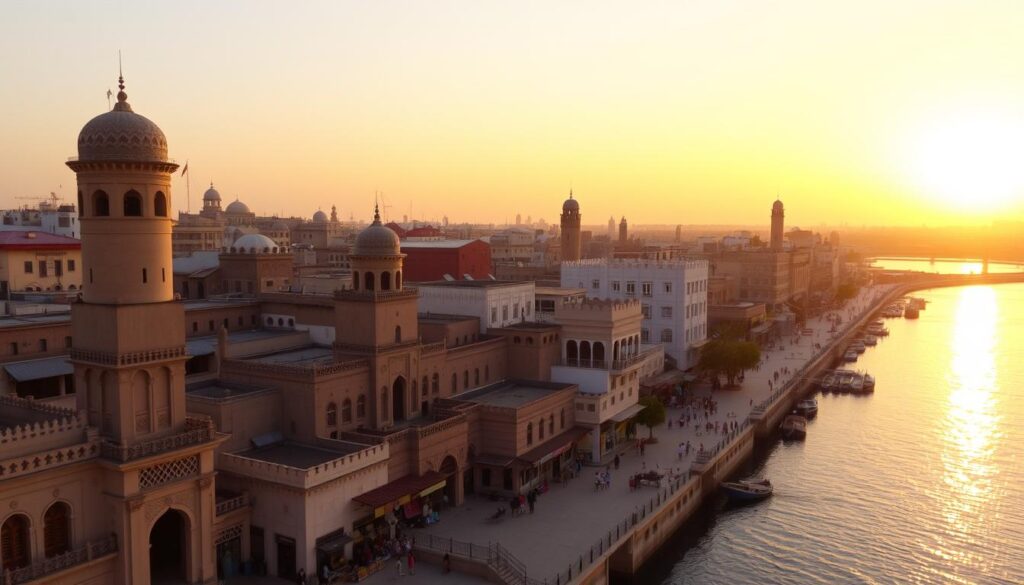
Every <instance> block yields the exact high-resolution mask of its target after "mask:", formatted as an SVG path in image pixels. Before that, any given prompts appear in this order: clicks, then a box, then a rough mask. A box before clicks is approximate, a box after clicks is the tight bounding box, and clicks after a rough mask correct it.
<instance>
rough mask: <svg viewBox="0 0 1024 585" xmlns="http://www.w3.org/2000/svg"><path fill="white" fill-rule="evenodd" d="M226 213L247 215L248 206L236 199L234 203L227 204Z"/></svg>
mask: <svg viewBox="0 0 1024 585" xmlns="http://www.w3.org/2000/svg"><path fill="white" fill-rule="evenodd" d="M226 211H227V212H228V213H249V206H248V205H246V204H245V203H242V202H241V201H239V200H238V199H235V200H234V201H232V202H231V203H229V204H228V208H227V210H226Z"/></svg>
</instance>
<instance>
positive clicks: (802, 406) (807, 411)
mask: <svg viewBox="0 0 1024 585" xmlns="http://www.w3.org/2000/svg"><path fill="white" fill-rule="evenodd" d="M796 411H797V412H798V413H800V415H801V416H804V417H806V418H814V415H816V414H818V401H817V400H815V399H813V398H805V399H803V400H801V401H800V402H798V403H797V405H796Z"/></svg>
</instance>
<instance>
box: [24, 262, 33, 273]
mask: <svg viewBox="0 0 1024 585" xmlns="http://www.w3.org/2000/svg"><path fill="white" fill-rule="evenodd" d="M33 266H35V265H34V264H33V263H32V261H31V260H26V261H25V274H32V273H33V272H34V271H35V270H34V269H33Z"/></svg>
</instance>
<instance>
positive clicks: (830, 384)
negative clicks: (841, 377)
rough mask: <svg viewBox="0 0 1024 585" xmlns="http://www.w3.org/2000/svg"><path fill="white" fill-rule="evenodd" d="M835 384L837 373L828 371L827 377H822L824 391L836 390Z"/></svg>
mask: <svg viewBox="0 0 1024 585" xmlns="http://www.w3.org/2000/svg"><path fill="white" fill-rule="evenodd" d="M835 385H836V375H835V374H834V373H833V372H828V373H827V374H825V377H824V378H822V379H821V384H820V386H821V391H822V392H831V391H833V390H835V389H836V388H835Z"/></svg>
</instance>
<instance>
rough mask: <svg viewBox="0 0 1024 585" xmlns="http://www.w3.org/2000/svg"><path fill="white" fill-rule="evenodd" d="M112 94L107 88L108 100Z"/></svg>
mask: <svg viewBox="0 0 1024 585" xmlns="http://www.w3.org/2000/svg"><path fill="white" fill-rule="evenodd" d="M112 95H114V92H112V91H110V90H109V89H108V90H107V99H108V100H109V99H110V96H112Z"/></svg>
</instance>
